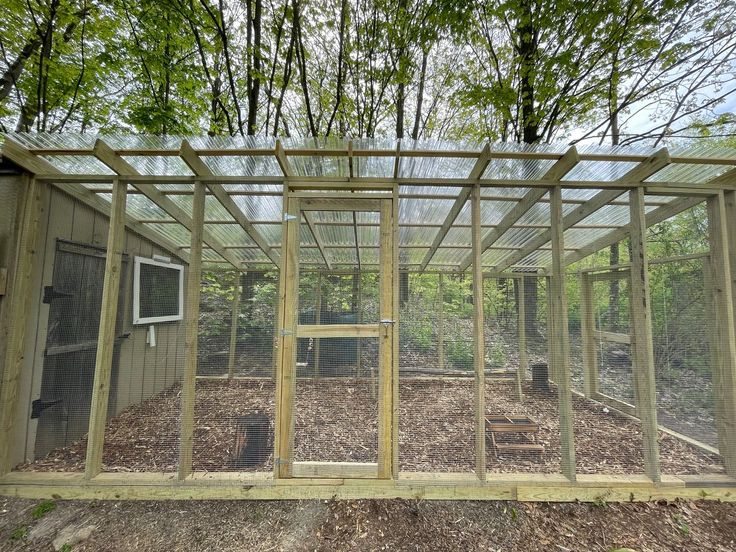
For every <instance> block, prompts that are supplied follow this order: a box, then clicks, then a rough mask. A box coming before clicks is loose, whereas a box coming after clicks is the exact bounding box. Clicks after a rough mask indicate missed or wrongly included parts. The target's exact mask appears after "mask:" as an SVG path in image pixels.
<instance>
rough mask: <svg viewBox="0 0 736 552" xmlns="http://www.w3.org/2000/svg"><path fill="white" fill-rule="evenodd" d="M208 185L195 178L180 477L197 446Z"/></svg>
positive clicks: (189, 465) (189, 470)
mask: <svg viewBox="0 0 736 552" xmlns="http://www.w3.org/2000/svg"><path fill="white" fill-rule="evenodd" d="M204 198H205V185H204V184H203V183H202V182H200V181H198V180H195V181H194V198H193V203H192V233H191V237H190V238H191V243H190V258H189V273H188V276H187V289H186V301H185V305H184V343H185V345H184V350H185V356H184V377H183V378H182V383H181V420H180V424H181V436H180V439H179V479H186V478H187V477H188V476H189V475H190V474H191V473H192V447H193V445H194V401H195V387H196V385H197V334H198V330H199V324H198V322H199V293H200V287H201V282H202V235H203V233H204Z"/></svg>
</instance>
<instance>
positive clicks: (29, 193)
mask: <svg viewBox="0 0 736 552" xmlns="http://www.w3.org/2000/svg"><path fill="white" fill-rule="evenodd" d="M24 183H25V190H24V191H23V208H22V211H21V213H20V216H19V219H20V220H19V225H18V234H17V235H18V238H17V243H16V245H15V259H16V269H15V272H14V274H13V280H12V283H11V285H10V289H9V296H8V297H7V298H5V299H3V300H4V301H10V308H9V309H8V310H7V315H8V317H9V318H8V320H10V321H12V324H8V333H7V342H6V348H5V358H4V362H3V366H2V387H0V475H2V474H4V473H6V472H8V471H9V470H10V469H11V468H12V466H11V465H10V463H11V450H10V443H12V442H13V431H14V428H15V423H16V407H17V404H18V390H19V385H20V377H21V372H22V370H23V360H24V358H23V350H24V346H25V338H26V326H27V323H28V317H29V315H30V305H31V296H32V294H33V292H32V290H31V282H32V278H33V268H34V263H35V261H36V258H37V252H36V247H37V243H38V234H39V223H40V219H41V213H42V207H41V192H42V189H43V188H44V187H45V186H46V184H40V183H38V182H36V179H35V178H32V177H31V178H29V177H24Z"/></svg>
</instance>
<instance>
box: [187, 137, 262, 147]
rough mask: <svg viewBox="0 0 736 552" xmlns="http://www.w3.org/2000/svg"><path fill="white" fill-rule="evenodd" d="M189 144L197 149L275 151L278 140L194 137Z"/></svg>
mask: <svg viewBox="0 0 736 552" xmlns="http://www.w3.org/2000/svg"><path fill="white" fill-rule="evenodd" d="M187 140H188V141H189V144H190V145H191V146H192V147H193V148H195V149H246V148H247V149H274V148H275V147H276V139H275V138H272V137H270V136H192V137H188V138H187Z"/></svg>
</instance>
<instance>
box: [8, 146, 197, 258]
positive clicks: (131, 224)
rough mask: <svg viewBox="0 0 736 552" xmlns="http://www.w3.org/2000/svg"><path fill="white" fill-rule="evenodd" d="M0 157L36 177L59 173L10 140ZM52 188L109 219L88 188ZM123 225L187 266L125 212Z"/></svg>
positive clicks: (166, 242)
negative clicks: (2, 155) (4, 157)
mask: <svg viewBox="0 0 736 552" xmlns="http://www.w3.org/2000/svg"><path fill="white" fill-rule="evenodd" d="M3 154H4V155H5V156H6V157H7V158H8V159H10V160H11V161H13V162H14V163H16V164H17V165H19V166H21V167H23V168H24V169H26V170H28V171H30V172H33V173H34V174H36V175H39V176H53V175H56V174H60V173H59V170H58V169H57V168H56V167H54V166H53V165H52V164H51V163H49V162H48V161H46V160H45V159H44V158H42V157H39V156H36V155H33V154H32V153H30V152H29V151H28V150H27V149H26V148H25V147H24V146H22V145H21V144H18V143H17V142H15V141H14V140H13V139H11V138H6V140H5V145H4V149H3ZM52 185H53V186H55V187H56V188H58V189H60V190H61V191H63V192H65V193H67V194H69V195H70V196H72V197H74V198H75V199H77V200H78V201H81V202H82V203H84V204H85V205H87V206H88V207H90V208H92V209H94V210H95V211H98V212H100V213H102V214H103V215H105V216H106V217H108V218H109V217H110V214H111V205H110V202H108V201H105V200H104V199H102V198H101V197H100V196H99V195H97V194H96V193H94V192H91V191H90V190H88V189H87V188H85V187H83V186H75V185H74V184H71V183H69V182H52ZM125 226H126V227H127V228H129V229H130V230H131V231H133V232H135V233H137V234H138V235H140V236H143V237H144V238H146V239H147V240H149V241H151V242H152V243H155V244H157V245H160V246H161V247H163V248H164V249H166V250H168V251H170V252H171V253H172V254H174V255H176V256H177V257H179V258H180V259H182V260H183V261H184V262H186V263H189V255H187V254H186V253H184V252H183V251H182V249H181V247H179V246H178V245H177V244H176V243H174V242H173V241H171V240H170V239H168V238H166V237H165V236H162V235H161V234H159V233H158V232H156V231H155V230H152V229H151V228H148V227H147V226H146V225H144V224H143V223H141V222H140V221H138V220H136V219H135V218H134V217H133V216H131V215H130V214H128V213H125Z"/></svg>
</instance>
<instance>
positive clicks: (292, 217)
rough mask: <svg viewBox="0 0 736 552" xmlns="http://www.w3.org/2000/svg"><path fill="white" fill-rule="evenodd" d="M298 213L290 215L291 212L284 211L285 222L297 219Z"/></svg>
mask: <svg viewBox="0 0 736 552" xmlns="http://www.w3.org/2000/svg"><path fill="white" fill-rule="evenodd" d="M296 218H297V217H296V215H290V214H289V213H284V222H291V221H292V220H296Z"/></svg>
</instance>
